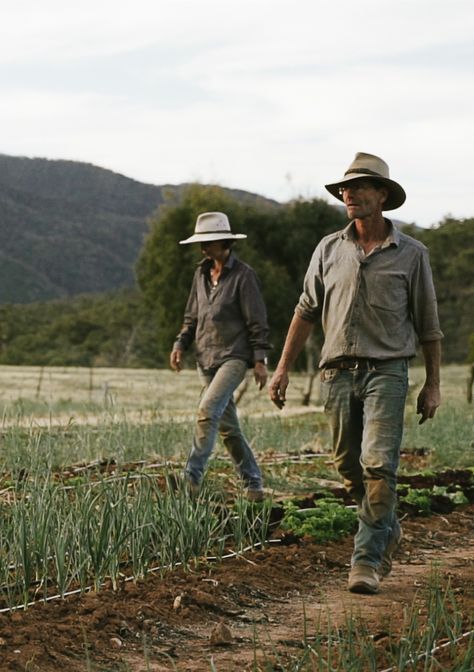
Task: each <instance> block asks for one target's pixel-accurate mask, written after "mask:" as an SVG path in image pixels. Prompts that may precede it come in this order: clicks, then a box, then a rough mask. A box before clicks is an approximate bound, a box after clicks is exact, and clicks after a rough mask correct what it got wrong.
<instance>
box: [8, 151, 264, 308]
mask: <svg viewBox="0 0 474 672" xmlns="http://www.w3.org/2000/svg"><path fill="white" fill-rule="evenodd" d="M184 188H186V185H178V186H172V185H162V186H154V185H151V184H143V183H141V182H137V181H135V180H132V179H130V178H128V177H124V176H123V175H118V174H116V173H113V172H112V171H110V170H104V169H103V168H98V167H97V166H93V165H90V164H85V163H78V162H74V161H52V160H46V159H29V158H23V157H12V156H5V155H0V239H1V243H2V244H1V246H0V304H5V303H30V302H32V301H38V300H46V299H55V298H61V297H69V296H74V295H77V294H81V293H87V292H103V291H108V290H115V289H119V288H122V287H133V286H135V274H134V264H135V262H136V259H137V256H138V254H139V251H140V249H141V247H142V244H143V238H144V236H145V234H146V233H147V231H148V224H147V220H148V218H149V217H150V216H151V215H153V213H154V212H155V211H156V209H157V208H158V207H159V206H160V205H161V204H162V203H163V202H164V201H165V200H168V201H170V202H173V199H179V198H180V195H181V192H182V190H183V189H184ZM229 193H233V194H234V195H235V196H236V197H237V198H239V199H243V200H245V199H250V200H258V199H259V197H258V196H255V195H253V194H249V193H246V192H239V191H235V192H229Z"/></svg>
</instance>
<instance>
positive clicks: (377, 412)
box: [321, 359, 408, 568]
mask: <svg viewBox="0 0 474 672" xmlns="http://www.w3.org/2000/svg"><path fill="white" fill-rule="evenodd" d="M407 371H408V364H407V360H406V359H392V360H387V361H378V362H376V363H374V364H373V365H372V364H371V365H370V366H369V368H368V369H367V368H365V369H362V368H361V369H350V370H341V369H335V368H334V369H332V368H327V369H324V370H323V371H322V374H321V380H322V390H323V396H324V400H325V410H326V413H327V414H328V417H329V420H330V424H331V429H332V433H333V449H334V460H335V464H336V468H337V470H338V472H339V474H340V475H341V476H342V477H343V479H344V485H345V487H346V489H347V491H348V492H349V494H350V495H351V496H352V497H353V499H354V500H355V501H356V502H357V505H358V518H359V528H358V531H357V534H356V536H355V539H354V552H353V555H352V560H351V564H352V566H354V565H355V564H361V565H369V566H370V567H374V568H377V567H378V565H379V564H380V562H381V560H382V556H383V553H384V551H385V549H386V547H387V544H388V543H389V541H390V540H391V539H392V538H393V537H398V536H399V534H400V525H399V522H398V520H397V515H396V505H397V497H396V481H397V476H396V474H397V469H398V463H399V457H400V444H401V440H402V433H403V413H404V409H405V400H406V394H407V388H408V375H407Z"/></svg>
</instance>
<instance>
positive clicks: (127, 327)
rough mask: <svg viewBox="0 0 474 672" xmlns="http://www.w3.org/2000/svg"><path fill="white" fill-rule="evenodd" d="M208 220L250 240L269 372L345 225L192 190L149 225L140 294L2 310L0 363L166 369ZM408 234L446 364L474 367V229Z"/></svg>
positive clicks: (473, 224)
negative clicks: (310, 271)
mask: <svg viewBox="0 0 474 672" xmlns="http://www.w3.org/2000/svg"><path fill="white" fill-rule="evenodd" d="M207 210H222V211H224V212H226V213H227V214H228V215H229V218H230V220H231V223H232V229H233V230H234V231H236V232H241V233H246V234H247V236H248V238H247V239H246V240H243V241H239V242H238V244H237V245H236V247H235V251H236V254H237V255H238V256H241V257H242V259H244V260H245V261H247V262H248V263H249V264H251V265H252V266H253V267H254V268H255V270H256V271H257V273H258V276H259V278H260V281H261V284H262V290H263V294H264V297H265V301H266V304H267V308H268V314H269V322H270V328H271V340H272V344H273V346H274V349H273V353H272V356H271V360H272V363H275V362H276V359H277V357H278V355H279V352H280V350H281V346H282V343H283V340H284V337H285V334H286V330H287V327H288V324H289V322H290V320H291V317H292V315H293V310H294V306H295V303H296V301H297V300H298V296H299V294H300V292H301V287H302V282H303V276H304V273H305V270H306V268H307V265H308V262H309V260H310V258H311V255H312V253H313V250H314V247H315V246H316V244H317V243H318V241H319V240H320V239H321V238H322V237H323V236H325V235H326V234H328V233H331V232H333V231H335V230H337V229H340V228H342V227H343V226H345V224H346V218H345V216H344V214H343V213H342V211H341V210H340V209H338V208H335V207H333V206H331V205H329V204H328V203H327V202H326V201H324V200H320V199H313V200H305V201H303V200H295V201H293V202H290V203H288V204H285V205H283V206H278V207H277V206H276V205H273V204H272V203H269V202H268V201H263V200H262V202H261V203H260V202H258V201H255V200H254V201H251V202H250V201H249V202H245V201H242V200H238V199H237V198H235V197H234V196H233V195H232V194H229V192H228V191H227V192H226V191H224V190H223V189H220V188H218V187H202V186H198V185H192V186H190V187H188V189H187V190H186V192H185V193H184V194H183V197H182V199H181V200H180V201H179V202H176V200H175V201H174V202H172V203H170V204H168V205H166V204H164V205H163V206H161V208H160V210H159V211H158V213H157V215H156V216H155V217H154V218H153V219H152V221H151V223H150V232H149V234H148V236H147V238H146V240H145V242H144V245H143V248H142V251H141V253H140V256H139V259H138V261H137V264H136V276H137V282H138V288H137V289H135V290H119V291H115V292H108V293H105V294H99V295H83V296H79V297H75V298H73V299H67V300H66V299H65V300H55V301H47V302H40V303H39V302H38V303H31V304H26V305H14V304H5V305H3V306H0V363H1V364H29V365H35V364H36V365H53V366H54V365H56V366H66V365H75V366H124V367H125V366H129V367H130V366H133V367H163V366H167V361H168V353H169V350H170V348H171V345H172V343H173V340H174V337H175V335H176V333H177V332H178V330H179V327H180V324H181V319H182V313H183V308H184V305H185V302H186V298H187V295H188V292H189V287H190V284H191V279H192V276H193V273H194V269H195V267H196V264H197V263H198V262H199V260H200V258H201V254H200V249H199V246H198V245H185V246H181V245H179V244H178V241H179V240H181V239H183V238H186V237H187V236H189V235H190V234H191V233H192V231H193V229H194V223H195V220H196V217H197V215H198V214H199V213H200V212H203V211H207ZM405 230H406V231H407V232H408V233H409V234H410V235H413V236H414V237H416V238H418V239H420V240H421V241H422V242H424V243H425V244H426V245H427V246H428V248H429V250H430V257H431V263H432V267H433V273H434V277H435V284H436V287H437V292H438V301H439V310H440V316H441V322H442V328H443V331H444V333H445V341H444V360H445V361H446V362H465V361H467V360H468V358H472V359H471V361H474V324H473V315H474V219H467V220H455V219H452V218H446V219H445V220H443V221H442V222H441V223H440V224H439V226H437V227H434V228H431V229H420V228H418V227H415V226H414V225H413V226H408V227H406V228H405ZM471 335H472V336H471ZM300 364H302V362H300Z"/></svg>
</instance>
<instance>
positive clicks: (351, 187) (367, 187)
mask: <svg viewBox="0 0 474 672" xmlns="http://www.w3.org/2000/svg"><path fill="white" fill-rule="evenodd" d="M339 193H340V194H341V195H342V199H343V201H344V205H345V206H346V209H347V216H348V217H349V219H364V218H366V217H369V216H371V215H377V214H381V212H382V208H383V204H384V202H385V201H386V199H387V196H388V192H387V190H386V189H385V187H382V186H379V185H377V184H376V183H375V182H372V181H371V180H369V179H365V178H360V179H357V180H351V181H349V182H346V183H345V184H344V185H343V186H342V187H340V188H339Z"/></svg>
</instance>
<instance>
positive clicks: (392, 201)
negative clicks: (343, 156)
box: [325, 152, 406, 210]
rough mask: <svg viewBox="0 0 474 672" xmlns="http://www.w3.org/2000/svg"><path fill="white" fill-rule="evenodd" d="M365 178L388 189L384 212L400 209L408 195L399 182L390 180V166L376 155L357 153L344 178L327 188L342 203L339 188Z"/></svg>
mask: <svg viewBox="0 0 474 672" xmlns="http://www.w3.org/2000/svg"><path fill="white" fill-rule="evenodd" d="M363 177H365V178H370V179H371V180H376V181H377V182H381V183H382V184H383V185H384V186H385V187H386V188H387V189H388V197H387V200H386V201H385V203H384V205H383V209H384V210H395V208H399V207H400V206H401V205H403V203H404V202H405V199H406V194H405V191H404V189H403V187H401V186H400V185H399V184H398V182H395V181H394V180H391V179H390V174H389V170H388V165H387V164H386V163H385V161H384V160H383V159H381V158H380V157H378V156H375V155H374V154H366V153H364V152H357V154H356V155H355V158H354V160H353V162H352V163H351V165H350V166H349V168H348V169H347V170H346V172H345V173H344V177H343V178H342V179H341V180H339V182H333V183H332V184H326V185H325V186H326V189H327V190H328V191H329V193H330V194H332V195H333V196H335V197H336V198H338V199H339V200H340V201H342V200H343V198H342V194H340V193H339V187H342V186H343V185H344V184H345V183H346V182H349V181H350V180H351V181H352V180H357V179H359V178H363Z"/></svg>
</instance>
